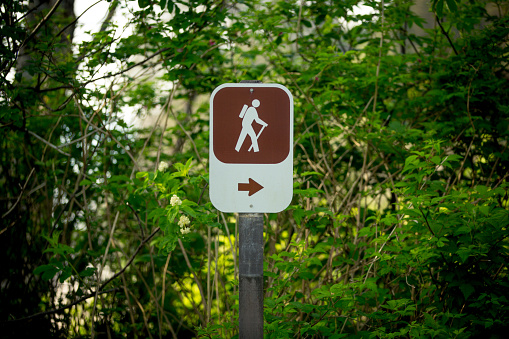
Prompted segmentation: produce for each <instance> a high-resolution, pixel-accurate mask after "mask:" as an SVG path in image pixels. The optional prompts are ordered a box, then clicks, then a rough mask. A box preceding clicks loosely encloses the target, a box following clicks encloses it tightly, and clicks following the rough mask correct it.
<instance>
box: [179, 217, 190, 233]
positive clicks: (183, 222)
mask: <svg viewBox="0 0 509 339" xmlns="http://www.w3.org/2000/svg"><path fill="white" fill-rule="evenodd" d="M190 223H191V221H190V220H189V218H188V217H186V216H185V215H182V216H180V220H179V222H178V225H179V227H180V233H182V234H187V233H189V232H191V229H190V228H189V227H187V225H189V224H190Z"/></svg>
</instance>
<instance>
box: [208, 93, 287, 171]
mask: <svg viewBox="0 0 509 339" xmlns="http://www.w3.org/2000/svg"><path fill="white" fill-rule="evenodd" d="M211 104H212V105H213V110H214V117H213V126H212V128H213V130H214V133H213V136H212V137H213V151H214V154H215V156H216V158H217V159H218V160H219V161H221V162H223V163H229V164H278V163H280V162H282V161H283V160H285V159H286V158H287V157H288V155H289V154H290V98H289V97H288V94H287V93H286V92H285V91H284V90H283V89H281V88H278V87H224V88H222V89H220V90H219V91H218V92H217V93H216V94H215V96H214V98H213V102H212V103H211Z"/></svg>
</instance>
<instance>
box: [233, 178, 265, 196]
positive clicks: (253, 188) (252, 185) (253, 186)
mask: <svg viewBox="0 0 509 339" xmlns="http://www.w3.org/2000/svg"><path fill="white" fill-rule="evenodd" d="M262 188H263V186H262V185H260V184H259V183H257V182H256V181H254V180H253V179H251V178H249V184H241V183H239V192H242V191H247V192H249V194H248V196H252V195H253V194H255V193H256V192H258V191H259V190H261V189H262Z"/></svg>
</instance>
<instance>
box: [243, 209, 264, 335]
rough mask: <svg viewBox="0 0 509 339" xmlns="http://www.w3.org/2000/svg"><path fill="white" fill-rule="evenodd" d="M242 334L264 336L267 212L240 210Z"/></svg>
mask: <svg viewBox="0 0 509 339" xmlns="http://www.w3.org/2000/svg"><path fill="white" fill-rule="evenodd" d="M238 225H239V338H240V339H262V338H263V214H261V213H239V220H238Z"/></svg>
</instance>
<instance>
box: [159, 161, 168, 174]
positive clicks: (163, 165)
mask: <svg viewBox="0 0 509 339" xmlns="http://www.w3.org/2000/svg"><path fill="white" fill-rule="evenodd" d="M168 167H170V165H168V163H167V162H166V161H161V162H160V163H159V166H158V167H157V170H158V171H159V172H164V171H166V170H167V169H168Z"/></svg>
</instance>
